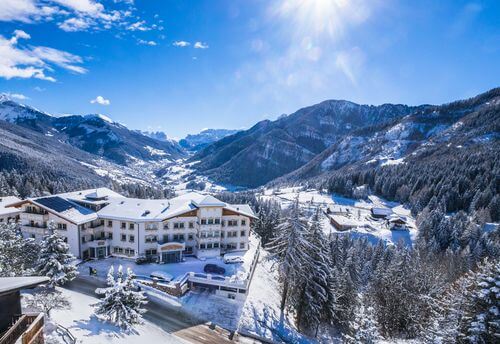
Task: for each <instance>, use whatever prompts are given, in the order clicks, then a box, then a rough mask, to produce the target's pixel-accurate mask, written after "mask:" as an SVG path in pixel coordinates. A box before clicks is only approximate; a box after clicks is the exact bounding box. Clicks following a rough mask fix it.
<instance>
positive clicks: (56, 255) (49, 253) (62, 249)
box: [37, 222, 78, 287]
mask: <svg viewBox="0 0 500 344" xmlns="http://www.w3.org/2000/svg"><path fill="white" fill-rule="evenodd" d="M49 232H50V233H51V234H49V235H46V236H45V237H44V238H43V240H42V244H41V249H40V256H39V258H38V266H37V272H38V273H39V274H40V275H43V276H47V277H49V278H50V282H49V286H51V287H55V286H56V285H63V284H65V283H67V282H69V281H72V280H73V279H75V277H76V276H77V275H78V271H77V269H76V266H75V265H73V264H72V261H73V260H74V259H75V257H74V256H73V255H72V254H71V253H70V252H69V246H68V244H67V243H65V242H64V239H63V237H62V236H61V235H60V234H59V232H58V231H57V230H55V225H54V223H53V222H51V223H49Z"/></svg>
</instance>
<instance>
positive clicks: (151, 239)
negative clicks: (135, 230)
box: [146, 235, 158, 242]
mask: <svg viewBox="0 0 500 344" xmlns="http://www.w3.org/2000/svg"><path fill="white" fill-rule="evenodd" d="M156 241H158V239H157V238H156V235H149V236H146V242H156Z"/></svg>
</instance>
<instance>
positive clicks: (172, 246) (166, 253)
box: [158, 242, 185, 263]
mask: <svg viewBox="0 0 500 344" xmlns="http://www.w3.org/2000/svg"><path fill="white" fill-rule="evenodd" d="M184 249H185V245H184V243H181V242H167V243H164V244H158V255H159V256H160V262H161V263H179V262H180V261H182V251H184Z"/></svg>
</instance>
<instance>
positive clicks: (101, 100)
mask: <svg viewBox="0 0 500 344" xmlns="http://www.w3.org/2000/svg"><path fill="white" fill-rule="evenodd" d="M90 103H91V104H99V105H105V106H107V105H109V104H111V102H110V101H109V99H105V98H104V97H103V96H97V97H96V98H95V99H92V100H91V101H90Z"/></svg>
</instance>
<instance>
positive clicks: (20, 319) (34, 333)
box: [0, 277, 49, 344]
mask: <svg viewBox="0 0 500 344" xmlns="http://www.w3.org/2000/svg"><path fill="white" fill-rule="evenodd" d="M48 281H49V278H48V277H3V278H0V344H11V343H23V344H25V343H43V341H44V339H43V325H44V318H43V313H29V314H23V313H22V311H21V293H20V291H21V290H22V289H31V288H35V287H36V286H38V285H40V284H44V283H47V282H48Z"/></svg>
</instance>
